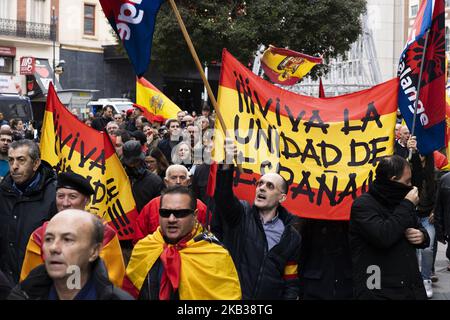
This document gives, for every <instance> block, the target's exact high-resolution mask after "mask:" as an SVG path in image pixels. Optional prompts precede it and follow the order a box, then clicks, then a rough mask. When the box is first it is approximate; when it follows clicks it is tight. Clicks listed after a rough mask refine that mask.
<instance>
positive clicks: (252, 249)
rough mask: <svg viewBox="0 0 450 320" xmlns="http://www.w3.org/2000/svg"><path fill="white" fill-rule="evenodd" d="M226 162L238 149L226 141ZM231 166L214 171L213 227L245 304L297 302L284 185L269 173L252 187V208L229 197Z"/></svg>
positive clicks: (296, 247) (293, 237)
mask: <svg viewBox="0 0 450 320" xmlns="http://www.w3.org/2000/svg"><path fill="white" fill-rule="evenodd" d="M225 155H226V159H234V158H235V156H236V155H237V148H236V146H235V145H234V143H233V140H231V139H228V138H227V139H226V140H225ZM232 186H233V164H222V165H220V167H219V169H218V171H217V181H216V192H215V195H214V198H215V201H216V212H215V215H214V216H213V219H215V222H216V224H217V225H218V226H219V228H221V229H222V230H223V239H221V240H222V242H223V243H224V245H225V246H226V248H228V250H229V251H230V253H231V256H232V257H233V260H234V263H235V265H236V268H237V269H238V273H239V278H240V281H241V287H242V298H243V299H297V298H298V295H299V280H298V274H297V259H298V257H299V253H300V242H301V237H300V234H299V233H298V232H297V230H296V229H295V226H296V224H297V223H298V220H297V218H296V217H295V216H294V215H292V214H291V213H289V212H288V211H287V210H286V209H285V208H284V207H283V206H282V203H283V201H285V200H286V197H287V193H288V184H287V182H286V180H285V179H284V178H283V177H282V176H280V175H279V174H277V173H267V174H265V175H263V176H262V177H261V178H260V179H259V180H258V181H257V182H256V195H255V200H254V203H253V205H252V206H251V205H250V204H249V203H247V202H246V201H239V200H238V199H237V198H236V197H235V196H234V194H233V188H232Z"/></svg>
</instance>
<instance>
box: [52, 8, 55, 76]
mask: <svg viewBox="0 0 450 320" xmlns="http://www.w3.org/2000/svg"><path fill="white" fill-rule="evenodd" d="M55 20H56V17H55V6H53V7H52V31H53V37H52V38H53V85H55V77H56V75H55V68H56V63H55V59H56V54H55V51H56V21H55Z"/></svg>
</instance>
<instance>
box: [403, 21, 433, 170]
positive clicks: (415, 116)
mask: <svg viewBox="0 0 450 320" xmlns="http://www.w3.org/2000/svg"><path fill="white" fill-rule="evenodd" d="M429 34H430V29H428V30H427V32H426V33H425V44H424V46H423V54H422V62H421V65H420V72H419V83H418V84H417V95H416V100H415V101H414V116H413V122H412V129H411V136H414V133H415V131H416V120H417V106H418V104H419V98H420V86H421V83H422V73H423V68H424V66H425V56H426V54H427V46H428V35H429ZM412 154H413V150H412V149H409V154H408V161H411V159H412Z"/></svg>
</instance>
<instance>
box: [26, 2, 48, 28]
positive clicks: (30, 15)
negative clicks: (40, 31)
mask: <svg viewBox="0 0 450 320" xmlns="http://www.w3.org/2000/svg"><path fill="white" fill-rule="evenodd" d="M27 8H28V9H27V21H29V22H34V23H44V17H45V1H42V0H28V1H27Z"/></svg>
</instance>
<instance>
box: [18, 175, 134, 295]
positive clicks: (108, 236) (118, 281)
mask: <svg viewBox="0 0 450 320" xmlns="http://www.w3.org/2000/svg"><path fill="white" fill-rule="evenodd" d="M94 193H95V192H94V189H93V188H92V187H91V184H90V182H89V180H87V179H86V178H85V177H83V176H81V175H79V174H76V173H74V172H61V173H60V174H58V178H57V183H56V208H57V209H58V212H60V211H63V210H67V209H78V210H85V208H86V206H87V205H88V203H89V202H90V197H91V196H92V195H93V194H94ZM47 224H48V222H44V224H43V225H42V226H40V227H39V228H37V229H36V230H34V231H33V233H32V234H31V236H30V239H29V240H28V244H27V248H26V249H25V258H24V259H23V264H22V270H21V272H20V281H23V280H24V279H25V278H26V277H27V276H28V274H29V273H30V271H31V270H33V269H34V268H36V267H37V266H38V265H40V264H42V263H44V261H43V257H42V252H43V250H42V247H43V245H44V234H45V229H46V228H47ZM103 224H104V225H105V227H104V235H103V249H102V252H101V253H100V257H101V258H102V260H103V261H104V263H105V265H106V268H107V269H108V276H109V279H110V280H111V282H112V283H113V284H114V285H116V286H118V287H120V286H121V285H122V280H123V277H124V276H125V262H124V260H123V256H122V250H121V248H120V243H119V238H118V236H117V232H116V231H115V230H114V229H113V228H112V227H111V226H109V225H108V224H107V223H106V222H105V221H103Z"/></svg>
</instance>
